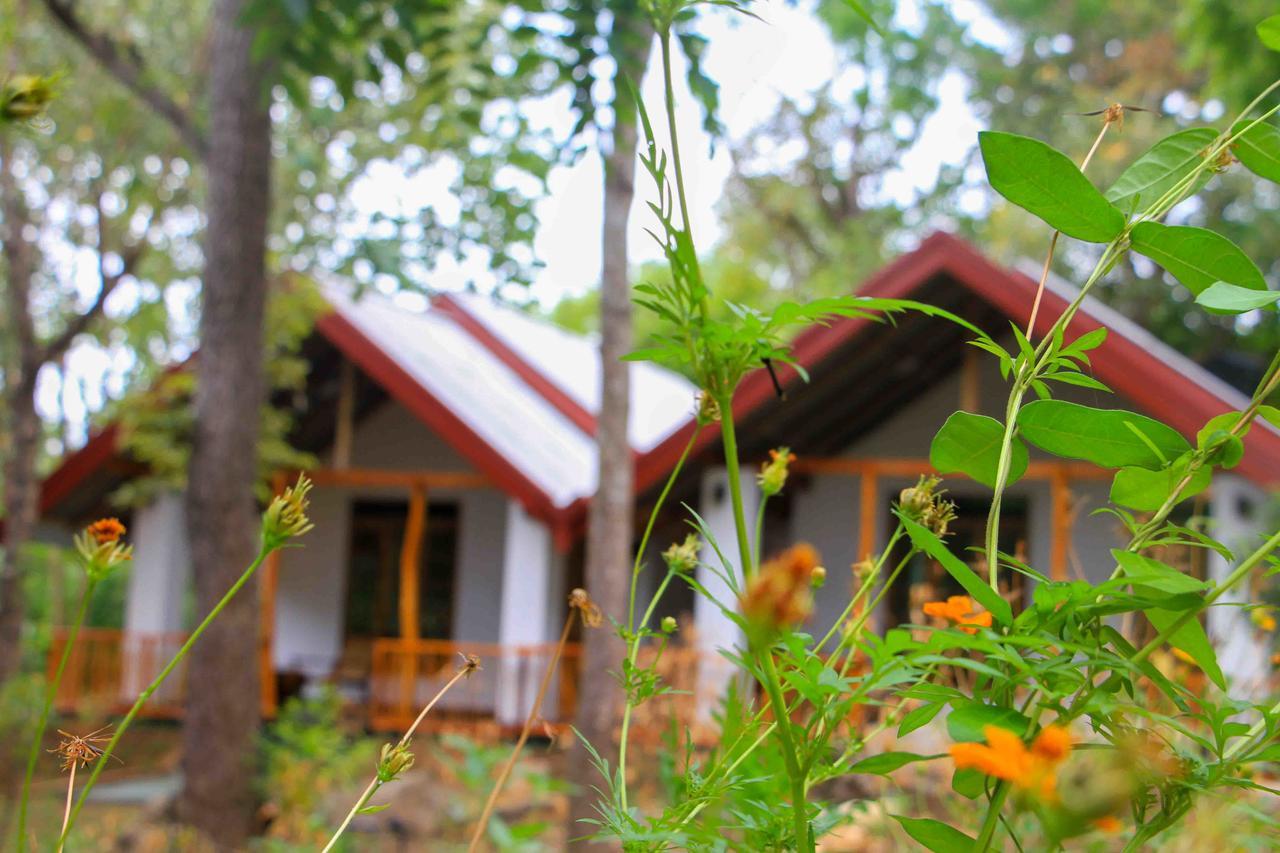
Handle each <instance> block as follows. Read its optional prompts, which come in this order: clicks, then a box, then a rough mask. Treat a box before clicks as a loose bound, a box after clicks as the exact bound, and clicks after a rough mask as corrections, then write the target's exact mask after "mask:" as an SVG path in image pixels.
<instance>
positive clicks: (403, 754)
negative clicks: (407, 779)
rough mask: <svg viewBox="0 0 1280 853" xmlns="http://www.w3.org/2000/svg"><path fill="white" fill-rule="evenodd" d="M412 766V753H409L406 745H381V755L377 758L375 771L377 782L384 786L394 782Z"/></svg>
mask: <svg viewBox="0 0 1280 853" xmlns="http://www.w3.org/2000/svg"><path fill="white" fill-rule="evenodd" d="M412 766H413V753H412V752H410V751H409V747H408V745H406V744H403V743H397V744H390V743H384V744H383V745H382V754H381V755H379V756H378V769H377V771H376V773H377V776H378V781H379V782H381V783H383V784H384V785H385V784H386V783H387V782H394V781H395V780H396V779H399V778H400V776H401V774H403V773H405V772H407V771H408V770H409V768H410V767H412Z"/></svg>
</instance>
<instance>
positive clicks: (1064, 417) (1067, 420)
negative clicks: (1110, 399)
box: [1018, 400, 1191, 470]
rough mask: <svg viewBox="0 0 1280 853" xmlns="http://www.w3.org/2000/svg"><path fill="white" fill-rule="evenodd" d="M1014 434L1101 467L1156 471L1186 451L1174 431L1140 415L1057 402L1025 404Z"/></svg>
mask: <svg viewBox="0 0 1280 853" xmlns="http://www.w3.org/2000/svg"><path fill="white" fill-rule="evenodd" d="M1018 432H1019V434H1020V435H1021V436H1022V437H1023V438H1024V439H1026V440H1027V441H1029V442H1031V443H1032V444H1034V445H1035V446H1036V447H1039V448H1040V449H1041V450H1045V451H1048V452H1049V453H1052V454H1054V455H1055V456H1064V457H1066V458H1068V459H1083V460H1085V461H1086V462H1092V463H1094V464H1095V465H1098V466H1099V467H1102V468H1123V467H1126V466H1135V467H1138V468H1148V469H1151V470H1159V469H1161V468H1163V467H1164V466H1165V465H1167V464H1169V462H1171V461H1172V460H1174V459H1176V458H1177V457H1179V456H1181V455H1182V454H1183V453H1185V452H1186V451H1188V450H1190V449H1191V445H1189V444H1188V443H1187V440H1186V439H1185V438H1183V437H1182V435H1181V434H1179V433H1178V431H1177V430H1175V429H1173V428H1172V427H1168V426H1165V425H1164V424H1162V423H1160V422H1159V421H1157V420H1154V419H1152V418H1149V417H1147V416H1145V415H1139V414H1135V413H1134V412H1126V411H1124V410H1123V409H1093V408H1090V407H1088V406H1081V405H1079V404H1078V403H1068V402H1065V401H1062V400H1040V401H1037V402H1035V403H1030V404H1028V405H1027V406H1026V407H1025V408H1023V409H1022V412H1021V414H1019V416H1018Z"/></svg>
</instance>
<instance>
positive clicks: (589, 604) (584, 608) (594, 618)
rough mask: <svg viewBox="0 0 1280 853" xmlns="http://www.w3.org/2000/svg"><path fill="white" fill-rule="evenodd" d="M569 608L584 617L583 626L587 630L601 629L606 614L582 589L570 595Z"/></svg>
mask: <svg viewBox="0 0 1280 853" xmlns="http://www.w3.org/2000/svg"><path fill="white" fill-rule="evenodd" d="M569 607H570V608H572V609H574V610H577V611H578V612H579V613H580V614H581V615H582V624H583V625H584V626H586V627H587V628H599V627H600V625H601V624H602V623H603V622H604V614H603V613H601V612H600V608H599V607H597V606H596V603H595V602H594V601H592V600H591V596H589V595H587V591H586V590H585V589H582V588H581V587H579V588H577V589H575V590H574V591H573V592H571V593H569Z"/></svg>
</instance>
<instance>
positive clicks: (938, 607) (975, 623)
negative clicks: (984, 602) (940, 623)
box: [924, 595, 991, 634]
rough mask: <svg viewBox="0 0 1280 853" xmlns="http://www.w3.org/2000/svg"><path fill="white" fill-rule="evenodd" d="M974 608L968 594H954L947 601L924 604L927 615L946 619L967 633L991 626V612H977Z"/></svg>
mask: <svg viewBox="0 0 1280 853" xmlns="http://www.w3.org/2000/svg"><path fill="white" fill-rule="evenodd" d="M974 610H975V608H974V606H973V600H972V599H970V598H969V596H967V595H953V596H951V597H950V598H948V599H947V600H946V601H930V602H927V603H926V604H925V606H924V614H925V615H926V616H936V617H939V618H942V619H946V620H947V621H948V622H950V623H951V624H952V625H957V626H959V628H960V630H961V631H964V632H965V633H966V634H976V633H977V632H978V628H990V627H991V614H990V613H989V612H987V611H983V612H982V613H975V612H974Z"/></svg>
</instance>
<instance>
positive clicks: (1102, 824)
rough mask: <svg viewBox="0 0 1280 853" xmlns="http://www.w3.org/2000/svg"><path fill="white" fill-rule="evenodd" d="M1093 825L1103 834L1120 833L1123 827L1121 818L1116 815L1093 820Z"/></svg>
mask: <svg viewBox="0 0 1280 853" xmlns="http://www.w3.org/2000/svg"><path fill="white" fill-rule="evenodd" d="M1093 825H1094V827H1096V828H1097V829H1100V830H1102V831H1103V832H1106V833H1115V832H1119V831H1120V829H1121V826H1122V825H1121V823H1120V818H1118V817H1116V816H1115V815H1111V814H1108V815H1103V816H1102V817H1097V818H1094V819H1093Z"/></svg>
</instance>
